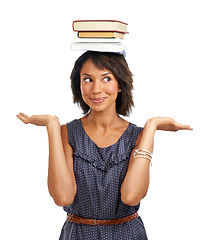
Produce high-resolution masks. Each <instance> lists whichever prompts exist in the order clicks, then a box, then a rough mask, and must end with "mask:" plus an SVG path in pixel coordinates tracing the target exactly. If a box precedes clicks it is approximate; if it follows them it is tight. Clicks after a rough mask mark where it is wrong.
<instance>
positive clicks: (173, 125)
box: [148, 117, 193, 132]
mask: <svg viewBox="0 0 206 240" xmlns="http://www.w3.org/2000/svg"><path fill="white" fill-rule="evenodd" d="M148 123H153V124H154V125H155V128H156V130H163V131H173V132H176V131H179V130H191V131H192V130H193V128H191V126H189V125H183V124H180V123H178V122H176V121H175V120H174V119H173V118H168V117H154V118H152V119H149V120H148Z"/></svg>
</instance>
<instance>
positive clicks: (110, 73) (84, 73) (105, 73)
mask: <svg viewBox="0 0 206 240" xmlns="http://www.w3.org/2000/svg"><path fill="white" fill-rule="evenodd" d="M108 74H111V75H112V73H110V72H106V73H104V74H102V76H105V75H108ZM84 75H85V76H89V77H92V75H90V74H87V73H84V74H82V77H83V76H84Z"/></svg>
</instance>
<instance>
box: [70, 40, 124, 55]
mask: <svg viewBox="0 0 206 240" xmlns="http://www.w3.org/2000/svg"><path fill="white" fill-rule="evenodd" d="M71 49H72V50H83V51H98V52H114V53H122V54H124V53H125V50H126V47H125V44H124V43H118V42H113V43H112V42H73V43H72V44H71Z"/></svg>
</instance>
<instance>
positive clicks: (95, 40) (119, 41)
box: [73, 37, 125, 43]
mask: <svg viewBox="0 0 206 240" xmlns="http://www.w3.org/2000/svg"><path fill="white" fill-rule="evenodd" d="M124 41H125V40H124V39H121V38H78V37H77V38H74V39H73V42H100V43H101V42H107V43H123V42H124Z"/></svg>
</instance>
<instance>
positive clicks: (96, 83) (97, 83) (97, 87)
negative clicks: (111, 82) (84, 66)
mask: <svg viewBox="0 0 206 240" xmlns="http://www.w3.org/2000/svg"><path fill="white" fill-rule="evenodd" d="M101 92H102V85H101V81H99V80H96V81H93V86H92V93H93V94H99V93H101Z"/></svg>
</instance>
